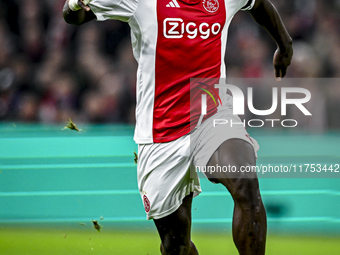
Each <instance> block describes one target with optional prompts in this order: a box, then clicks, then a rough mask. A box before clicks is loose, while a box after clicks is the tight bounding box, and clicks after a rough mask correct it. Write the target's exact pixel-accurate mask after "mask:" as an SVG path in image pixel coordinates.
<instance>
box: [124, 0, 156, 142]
mask: <svg viewBox="0 0 340 255" xmlns="http://www.w3.org/2000/svg"><path fill="white" fill-rule="evenodd" d="M156 5H157V1H155V0H152V1H150V0H149V1H144V2H143V3H140V4H139V5H138V8H137V10H136V12H135V14H134V16H133V17H132V18H131V20H130V21H129V25H130V27H131V41H132V47H133V54H134V56H135V58H136V60H137V62H138V70H137V86H136V87H137V93H136V95H137V105H136V128H135V135H134V140H135V142H136V143H138V144H148V143H153V133H152V125H153V110H154V99H155V65H156V63H155V57H156V45H157V36H158V32H157V31H158V26H157V14H156V13H157V11H156Z"/></svg>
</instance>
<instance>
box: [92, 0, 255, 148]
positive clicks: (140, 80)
mask: <svg viewBox="0 0 340 255" xmlns="http://www.w3.org/2000/svg"><path fill="white" fill-rule="evenodd" d="M254 2H255V0H143V1H141V0H94V1H92V2H91V3H90V4H89V6H90V8H91V10H92V11H93V13H94V14H95V15H96V17H97V20H106V19H118V20H121V21H124V22H128V23H129V25H130V27H131V38H132V47H133V53H134V56H135V58H136V60H137V62H138V70H137V105H136V128H135V135H134V140H135V141H136V143H139V144H147V143H160V142H169V141H172V140H175V139H177V138H179V137H181V136H183V135H185V134H187V133H189V132H190V78H222V77H224V76H225V63H224V55H225V50H226V44H227V33H228V27H229V24H230V22H231V19H232V18H233V16H234V15H235V13H236V12H238V11H239V10H240V9H242V10H249V9H251V8H252V6H253V5H254ZM214 89H215V88H214V87H212V88H211V90H214ZM208 104H209V102H208ZM198 107H199V110H198V115H199V114H200V106H198ZM212 108H214V109H216V107H212ZM212 108H211V109H212ZM208 113H210V114H212V113H213V110H212V111H208Z"/></svg>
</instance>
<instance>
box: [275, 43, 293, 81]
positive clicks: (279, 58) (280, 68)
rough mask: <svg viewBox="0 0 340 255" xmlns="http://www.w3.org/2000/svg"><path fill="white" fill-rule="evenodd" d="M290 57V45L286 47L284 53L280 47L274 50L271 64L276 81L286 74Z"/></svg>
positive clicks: (291, 49) (291, 51)
mask: <svg viewBox="0 0 340 255" xmlns="http://www.w3.org/2000/svg"><path fill="white" fill-rule="evenodd" d="M292 57H293V48H292V47H291V46H290V47H288V48H286V51H285V53H282V51H281V50H280V48H278V49H277V50H276V51H275V54H274V59H273V64H274V69H275V77H276V80H277V81H281V79H282V78H283V77H284V76H285V75H286V72H287V68H288V66H289V65H290V62H291V60H292Z"/></svg>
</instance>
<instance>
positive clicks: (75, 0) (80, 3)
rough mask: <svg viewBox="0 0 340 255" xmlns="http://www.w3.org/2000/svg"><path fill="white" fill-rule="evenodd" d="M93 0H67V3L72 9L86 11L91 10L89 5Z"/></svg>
mask: <svg viewBox="0 0 340 255" xmlns="http://www.w3.org/2000/svg"><path fill="white" fill-rule="evenodd" d="M91 1H92V0H66V5H67V6H68V7H69V8H70V9H71V10H72V11H79V10H84V11H87V12H88V11H90V10H91V9H90V7H88V6H87V5H88V4H89V3H90V2H91Z"/></svg>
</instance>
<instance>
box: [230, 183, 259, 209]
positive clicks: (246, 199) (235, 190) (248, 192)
mask: <svg viewBox="0 0 340 255" xmlns="http://www.w3.org/2000/svg"><path fill="white" fill-rule="evenodd" d="M232 182H233V185H232V188H231V190H230V192H231V195H232V197H233V199H234V202H235V204H237V205H238V206H239V208H240V209H244V210H247V211H249V210H250V211H253V210H258V209H259V208H260V207H261V206H262V199H261V195H260V190H259V187H258V180H257V179H256V178H239V179H234V180H232Z"/></svg>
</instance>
